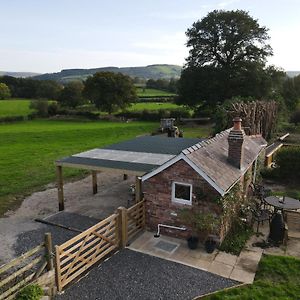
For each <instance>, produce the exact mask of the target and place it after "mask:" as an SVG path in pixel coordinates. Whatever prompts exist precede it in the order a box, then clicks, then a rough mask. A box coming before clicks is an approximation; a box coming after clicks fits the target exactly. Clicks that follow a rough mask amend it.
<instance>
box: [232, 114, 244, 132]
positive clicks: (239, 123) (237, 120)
mask: <svg viewBox="0 0 300 300" xmlns="http://www.w3.org/2000/svg"><path fill="white" fill-rule="evenodd" d="M232 121H233V129H234V130H238V131H241V130H242V119H241V118H240V117H235V118H234V119H233V120H232Z"/></svg>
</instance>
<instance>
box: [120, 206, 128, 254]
mask: <svg viewBox="0 0 300 300" xmlns="http://www.w3.org/2000/svg"><path fill="white" fill-rule="evenodd" d="M118 214H119V237H120V248H125V247H126V244H127V238H128V237H127V235H128V228H127V227H128V226H127V209H126V208H125V207H119V208H118Z"/></svg>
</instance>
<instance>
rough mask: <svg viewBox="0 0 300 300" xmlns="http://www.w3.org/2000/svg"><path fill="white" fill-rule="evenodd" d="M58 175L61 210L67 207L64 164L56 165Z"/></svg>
mask: <svg viewBox="0 0 300 300" xmlns="http://www.w3.org/2000/svg"><path fill="white" fill-rule="evenodd" d="M56 176H57V193H58V209H59V211H62V210H64V209H65V204H64V182H63V172H62V166H56Z"/></svg>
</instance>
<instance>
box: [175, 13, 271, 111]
mask: <svg viewBox="0 0 300 300" xmlns="http://www.w3.org/2000/svg"><path fill="white" fill-rule="evenodd" d="M186 35H187V37H188V41H187V46H188V47H189V48H190V50H189V56H188V58H187V63H186V65H185V67H184V69H183V71H182V75H181V79H180V82H179V95H180V97H179V102H181V103H182V104H185V102H186V101H187V104H188V105H190V106H197V104H206V105H209V106H214V105H215V104H216V103H218V102H219V103H222V102H223V101H224V100H225V99H228V98H231V97H234V96H254V97H258V98H261V97H264V96H266V95H267V94H268V93H269V92H270V89H269V87H268V84H267V82H268V80H269V79H270V76H269V75H268V71H267V70H266V68H265V63H266V59H267V57H268V56H270V55H272V48H271V47H270V45H269V44H268V43H267V42H268V39H269V36H268V30H267V29H266V28H265V27H261V26H260V25H259V24H258V22H257V20H255V19H253V18H252V17H251V16H249V14H248V13H247V12H245V11H242V10H236V11H224V10H214V11H212V12H210V13H209V14H208V15H207V16H206V17H204V18H203V19H201V20H199V21H197V22H195V23H194V24H193V25H192V27H191V28H189V29H188V30H187V32H186ZM192 83H193V84H192Z"/></svg>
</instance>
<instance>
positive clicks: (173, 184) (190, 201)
mask: <svg viewBox="0 0 300 300" xmlns="http://www.w3.org/2000/svg"><path fill="white" fill-rule="evenodd" d="M176 184H180V185H185V186H188V187H190V200H185V199H181V198H176V197H175V188H176ZM192 195H193V185H192V184H189V183H184V182H177V181H173V182H172V202H175V203H180V204H187V205H192Z"/></svg>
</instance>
